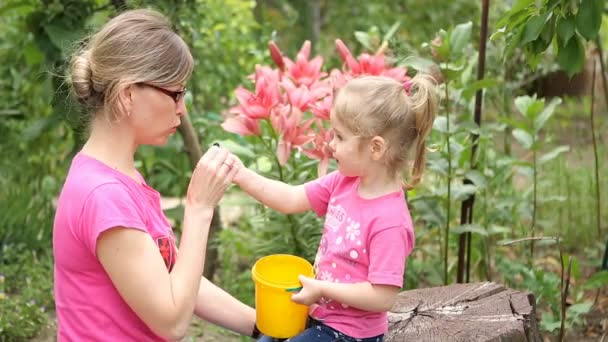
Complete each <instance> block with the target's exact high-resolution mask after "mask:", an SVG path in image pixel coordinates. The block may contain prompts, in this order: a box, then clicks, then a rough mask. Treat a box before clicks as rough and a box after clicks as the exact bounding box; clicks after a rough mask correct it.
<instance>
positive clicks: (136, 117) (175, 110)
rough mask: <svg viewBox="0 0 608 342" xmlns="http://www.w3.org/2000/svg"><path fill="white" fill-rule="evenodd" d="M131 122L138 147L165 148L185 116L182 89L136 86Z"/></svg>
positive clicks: (141, 84) (129, 117)
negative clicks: (160, 146)
mask: <svg viewBox="0 0 608 342" xmlns="http://www.w3.org/2000/svg"><path fill="white" fill-rule="evenodd" d="M132 91H133V92H132V96H133V102H132V108H131V113H130V115H129V116H128V117H127V118H126V119H127V120H129V121H130V123H131V125H132V127H133V131H134V134H135V142H136V143H137V145H156V146H159V145H164V144H165V143H167V140H168V139H169V137H170V136H171V135H172V134H174V133H175V132H176V131H177V127H178V126H179V125H180V124H181V117H182V116H184V115H185V114H186V105H185V103H184V98H183V93H181V92H182V91H184V87H183V86H172V87H157V86H154V85H149V84H146V83H140V84H135V85H133V90H132Z"/></svg>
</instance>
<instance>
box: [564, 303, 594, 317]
mask: <svg viewBox="0 0 608 342" xmlns="http://www.w3.org/2000/svg"><path fill="white" fill-rule="evenodd" d="M592 306H593V302H584V303H578V304H574V305H571V306H570V307H568V313H570V314H573V315H574V316H578V315H583V314H586V313H588V312H589V311H591V307H592Z"/></svg>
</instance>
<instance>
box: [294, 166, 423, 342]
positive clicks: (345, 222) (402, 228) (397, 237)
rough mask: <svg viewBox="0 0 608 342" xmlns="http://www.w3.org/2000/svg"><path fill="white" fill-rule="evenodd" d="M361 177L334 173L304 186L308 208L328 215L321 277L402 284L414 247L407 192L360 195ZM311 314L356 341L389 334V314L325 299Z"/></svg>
mask: <svg viewBox="0 0 608 342" xmlns="http://www.w3.org/2000/svg"><path fill="white" fill-rule="evenodd" d="M359 181H360V179H359V178H358V177H345V176H343V175H341V174H340V173H339V172H337V171H336V172H333V173H331V174H329V175H327V176H325V177H322V178H319V179H317V180H315V181H312V182H309V183H307V184H306V185H305V189H306V195H307V196H308V200H309V202H310V206H311V207H312V209H313V210H314V211H315V212H316V213H317V215H319V216H325V224H324V226H323V235H322V236H321V242H320V245H319V250H318V252H317V257H316V258H315V274H316V278H317V279H321V280H326V281H331V282H336V283H338V282H339V283H357V282H364V281H368V282H370V283H372V284H377V285H393V286H397V287H401V286H402V285H403V274H404V271H405V259H406V257H407V256H408V255H409V254H410V252H411V251H412V249H413V247H414V231H413V226H412V219H411V217H410V212H409V210H408V207H407V203H406V201H405V195H404V193H403V191H397V192H394V193H390V194H387V195H384V196H381V197H378V198H374V199H365V198H362V197H361V196H359V194H358V187H359ZM311 316H312V317H313V318H315V319H317V320H319V321H322V322H323V323H325V324H327V325H328V326H330V327H332V328H334V329H336V330H338V331H341V332H342V333H344V334H347V335H349V336H351V337H355V338H366V337H373V336H377V335H380V334H384V333H386V332H387V330H388V318H387V313H386V312H368V311H363V310H359V309H355V308H352V307H349V306H347V305H345V304H342V303H338V302H336V301H333V300H330V299H325V298H322V299H321V301H320V302H319V303H317V304H316V305H314V306H313V307H311Z"/></svg>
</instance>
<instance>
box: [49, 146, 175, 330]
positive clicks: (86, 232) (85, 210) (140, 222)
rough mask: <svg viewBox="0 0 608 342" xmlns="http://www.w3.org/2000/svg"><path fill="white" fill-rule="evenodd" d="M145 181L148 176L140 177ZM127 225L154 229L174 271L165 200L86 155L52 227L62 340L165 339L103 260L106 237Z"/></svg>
mask: <svg viewBox="0 0 608 342" xmlns="http://www.w3.org/2000/svg"><path fill="white" fill-rule="evenodd" d="M139 176H140V177H141V175H139ZM117 226H122V227H128V228H133V229H139V230H142V231H144V232H147V233H148V234H149V235H150V239H152V240H153V241H155V243H156V244H157V245H158V246H159V253H161V255H162V256H163V260H164V261H165V264H166V265H167V268H168V269H169V270H170V269H171V268H172V267H173V265H174V263H175V258H176V248H175V237H174V235H173V231H172V229H171V225H170V224H169V222H168V221H167V219H166V217H165V215H164V214H163V212H162V210H161V207H160V195H159V193H158V192H157V191H155V190H154V189H152V188H150V187H149V186H148V185H146V184H145V182H144V180H143V178H142V179H141V183H139V182H136V181H135V180H133V179H131V178H130V177H128V176H126V175H124V174H122V173H120V172H118V171H116V170H114V169H112V168H110V167H108V166H107V165H105V164H103V163H101V162H99V161H98V160H96V159H93V158H91V157H88V156H86V155H84V154H82V153H79V154H78V155H76V157H74V159H73V161H72V166H71V167H70V170H69V172H68V175H67V179H66V181H65V183H64V186H63V189H62V191H61V195H60V196H59V200H58V203H57V212H56V214H55V223H54V226H53V254H54V257H55V268H54V277H55V304H56V310H57V320H58V331H57V338H58V340H59V341H163V339H162V338H160V337H159V336H157V335H156V334H154V333H153V332H152V331H151V330H150V329H149V328H148V326H146V324H145V323H144V322H143V321H142V320H141V319H140V318H139V317H138V316H137V315H136V314H135V313H134V312H133V310H131V308H130V307H129V305H127V303H126V302H125V301H124V300H123V299H122V297H121V296H120V294H119V293H118V291H117V290H116V288H115V287H114V285H113V283H112V281H111V280H110V278H109V277H108V275H107V274H106V272H105V270H104V268H103V266H102V265H101V263H100V262H99V260H98V259H97V255H96V245H97V239H98V237H99V235H100V234H101V233H102V232H103V231H105V230H107V229H109V228H113V227H117Z"/></svg>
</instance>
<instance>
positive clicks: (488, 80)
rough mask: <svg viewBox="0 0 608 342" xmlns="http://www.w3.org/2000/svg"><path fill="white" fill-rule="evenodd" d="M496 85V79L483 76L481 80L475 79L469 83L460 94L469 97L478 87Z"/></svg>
mask: <svg viewBox="0 0 608 342" xmlns="http://www.w3.org/2000/svg"><path fill="white" fill-rule="evenodd" d="M497 85H498V81H497V80H495V79H491V78H484V79H482V80H479V81H475V82H473V83H471V84H469V85H468V86H467V87H466V88H465V89H464V91H463V92H462V96H463V97H464V98H465V99H470V98H471V96H473V94H475V93H476V92H477V91H478V90H479V89H484V88H486V89H487V88H492V87H495V86H497Z"/></svg>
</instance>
